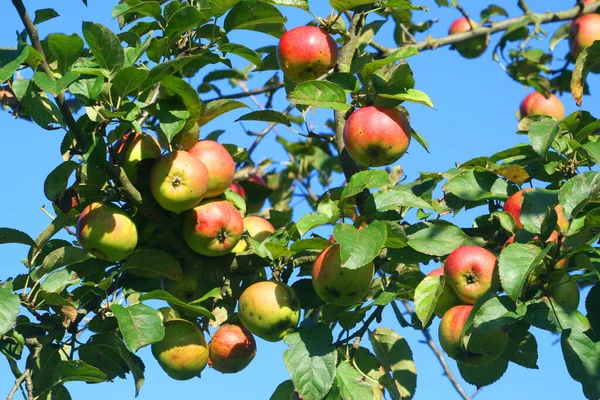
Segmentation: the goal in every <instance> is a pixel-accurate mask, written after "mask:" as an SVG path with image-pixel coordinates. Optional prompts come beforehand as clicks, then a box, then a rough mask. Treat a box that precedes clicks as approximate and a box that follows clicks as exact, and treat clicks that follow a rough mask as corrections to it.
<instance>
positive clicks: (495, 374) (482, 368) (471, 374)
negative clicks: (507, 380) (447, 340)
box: [458, 357, 508, 388]
mask: <svg viewBox="0 0 600 400" xmlns="http://www.w3.org/2000/svg"><path fill="white" fill-rule="evenodd" d="M507 369H508V360H506V359H505V358H503V357H499V358H497V359H495V360H494V361H492V362H490V363H488V364H485V365H477V366H473V365H466V364H462V363H458V370H459V371H460V375H461V376H462V378H463V379H464V380H465V381H467V382H469V383H470V384H471V385H475V386H477V388H481V387H483V386H487V385H491V384H492V383H494V382H496V381H497V380H498V379H500V378H501V377H502V375H504V373H505V372H506V370H507Z"/></svg>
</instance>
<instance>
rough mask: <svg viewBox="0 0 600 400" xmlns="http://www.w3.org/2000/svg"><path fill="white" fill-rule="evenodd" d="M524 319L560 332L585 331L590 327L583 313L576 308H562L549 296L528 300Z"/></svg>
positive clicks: (539, 326) (545, 328) (543, 327)
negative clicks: (568, 330) (569, 330)
mask: <svg viewBox="0 0 600 400" xmlns="http://www.w3.org/2000/svg"><path fill="white" fill-rule="evenodd" d="M525 321H526V322H527V323H529V324H531V325H533V326H536V327H538V328H540V329H544V330H547V331H549V332H562V331H563V330H565V329H573V330H574V331H578V332H585V331H587V330H588V329H590V327H591V325H590V321H588V319H587V318H586V317H585V315H583V314H582V313H580V312H579V311H577V310H572V309H570V308H564V307H563V306H561V305H560V304H559V303H557V302H556V301H551V300H550V298H549V297H542V298H541V299H539V300H534V301H531V302H529V303H528V304H527V314H526V315H525Z"/></svg>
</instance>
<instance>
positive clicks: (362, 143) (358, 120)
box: [343, 106, 411, 167]
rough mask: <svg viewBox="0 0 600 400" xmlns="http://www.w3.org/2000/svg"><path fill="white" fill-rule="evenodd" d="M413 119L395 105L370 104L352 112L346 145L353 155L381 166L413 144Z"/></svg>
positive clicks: (346, 126) (362, 163) (398, 156)
mask: <svg viewBox="0 0 600 400" xmlns="http://www.w3.org/2000/svg"><path fill="white" fill-rule="evenodd" d="M410 134H411V130H410V123H409V122H408V119H407V118H406V116H405V115H404V114H403V113H402V112H401V111H400V110H398V109H396V108H393V107H376V106H368V107H363V108H361V109H358V110H356V111H355V112H353V113H352V115H350V117H349V118H348V120H347V121H346V125H345V126H344V132H343V138H344V145H345V146H346V149H347V150H348V153H350V155H351V156H352V158H353V159H354V160H355V161H356V162H357V163H359V164H360V165H362V166H365V167H381V166H383V165H389V164H392V163H393V162H395V161H397V160H398V159H399V158H400V157H402V155H403V154H404V153H405V152H406V150H407V149H408V145H409V144H410Z"/></svg>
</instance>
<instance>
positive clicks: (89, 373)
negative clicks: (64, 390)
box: [52, 360, 107, 386]
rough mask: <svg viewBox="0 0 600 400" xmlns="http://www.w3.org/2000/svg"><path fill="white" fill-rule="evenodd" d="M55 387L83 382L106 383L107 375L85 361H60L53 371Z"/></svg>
mask: <svg viewBox="0 0 600 400" xmlns="http://www.w3.org/2000/svg"><path fill="white" fill-rule="evenodd" d="M52 380H53V382H54V386H56V385H59V384H63V383H66V382H75V381H81V382H86V383H101V382H106V381H107V378H106V374H105V373H104V372H102V371H100V370H99V369H98V368H96V367H92V366H91V365H89V364H86V363H84V362H83V361H80V360H76V361H59V362H58V364H56V366H54V368H53V369H52Z"/></svg>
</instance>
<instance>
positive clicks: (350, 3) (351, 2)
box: [329, 0, 377, 12]
mask: <svg viewBox="0 0 600 400" xmlns="http://www.w3.org/2000/svg"><path fill="white" fill-rule="evenodd" d="M374 3H377V0H329V4H331V6H332V7H333V8H335V9H336V11H339V12H343V11H347V10H350V9H352V8H354V7H358V6H364V5H366V4H374Z"/></svg>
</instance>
